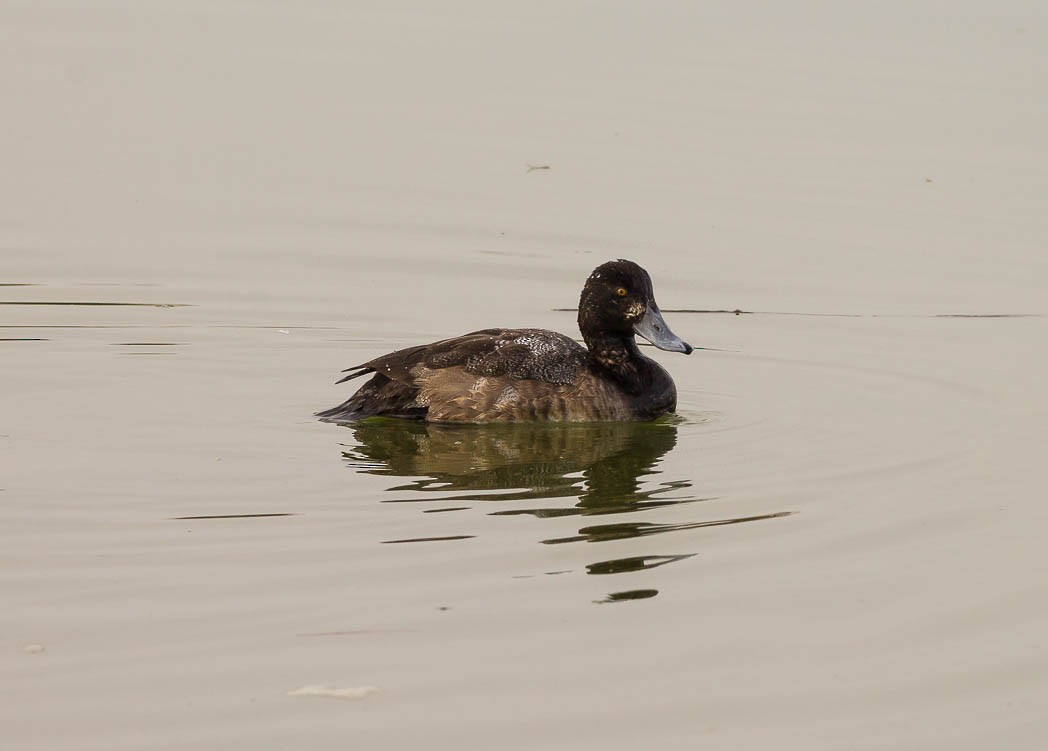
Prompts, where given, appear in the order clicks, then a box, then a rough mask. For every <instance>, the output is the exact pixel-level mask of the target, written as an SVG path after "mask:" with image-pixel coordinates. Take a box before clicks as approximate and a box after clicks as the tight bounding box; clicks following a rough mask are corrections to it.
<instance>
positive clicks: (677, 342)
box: [633, 305, 692, 355]
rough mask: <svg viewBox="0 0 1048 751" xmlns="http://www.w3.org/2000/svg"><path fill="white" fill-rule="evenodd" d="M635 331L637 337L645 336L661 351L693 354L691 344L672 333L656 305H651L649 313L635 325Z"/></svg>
mask: <svg viewBox="0 0 1048 751" xmlns="http://www.w3.org/2000/svg"><path fill="white" fill-rule="evenodd" d="M633 331H634V333H636V334H637V335H639V336H643V337H644V338H645V339H647V340H648V341H649V342H651V343H652V344H654V345H655V346H656V347H658V348H659V349H664V350H667V351H668V352H683V353H684V354H686V355H690V354H691V352H692V346H691V345H690V344H688V343H687V342H686V341H684V340H683V339H681V338H680V337H679V336H677V335H676V334H674V333H673V332H672V331H670V327H669V326H667V325H666V321H665V319H664V318H663V317H662V313H661V312H660V311H659V309H658V308H656V307H655V306H654V305H649V306H648V310H647V312H645V313H644V317H643V318H641V319H640V320H639V321H637V322H636V323H635V324H633Z"/></svg>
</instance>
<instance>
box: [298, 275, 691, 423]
mask: <svg viewBox="0 0 1048 751" xmlns="http://www.w3.org/2000/svg"><path fill="white" fill-rule="evenodd" d="M579 330H580V331H581V332H582V338H583V340H584V341H585V342H586V347H585V348H584V347H581V346H579V344H577V343H576V342H575V341H573V340H572V339H570V338H568V337H566V336H564V335H563V334H558V333H557V332H555V331H546V330H545V329H483V330H481V331H474V332H473V333H470V334H465V335H463V336H458V337H455V338H454V339H444V340H442V341H439V342H433V343H432V344H423V345H420V346H417V347H408V348H407V349H401V350H397V351H396V352H392V353H390V354H388V355H383V356H382V357H377V358H375V359H374V360H371V361H369V362H366V363H364V364H363V365H357V366H355V367H352V368H348V369H346V370H344V371H343V372H344V373H349V375H347V376H346V377H344V378H342V379H341V380H340V381H338V383H342V382H344V381H348V380H350V379H353V378H357V377H359V376H363V375H367V374H369V373H374V374H375V375H374V377H372V378H371V380H370V381H368V382H367V383H365V384H364V385H363V386H361V387H360V389H359V390H358V391H357V392H356V393H355V394H354V395H353V396H352V397H350V398H349V399H348V400H347V401H345V402H343V403H342V404H340V405H338V406H337V407H332V408H331V409H327V410H324V411H323V412H318V413H317V416H318V417H320V418H322V419H324V420H328V421H331V422H350V421H355V420H361V419H364V418H365V417H372V416H374V415H384V416H387V417H401V418H407V419H413V420H426V421H429V422H471V423H486V422H522V421H537V420H549V421H567V422H590V421H599V420H651V419H653V418H655V417H658V416H659V415H662V414H665V413H667V412H672V411H673V410H674V409H675V408H676V406H677V390H676V388H675V387H674V385H673V379H672V378H670V375H669V373H667V372H666V371H665V370H664V369H663V368H662V366H661V365H659V364H658V363H656V362H655V361H654V360H651V359H649V358H647V357H645V356H644V355H642V354H641V352H640V349H639V348H638V347H637V342H636V340H635V338H634V335H635V334H639V335H640V336H642V337H644V338H645V339H647V340H648V341H649V342H651V343H652V344H654V345H655V346H656V347H658V348H659V349H665V350H669V351H670V352H683V353H684V354H686V355H688V354H691V352H692V347H691V345H690V344H688V343H687V342H684V341H682V340H681V339H680V337H678V336H677V335H675V334H674V333H673V332H672V331H670V328H669V326H667V325H666V321H665V320H663V318H662V313H660V312H659V306H658V305H656V304H655V293H654V291H653V290H652V287H651V277H649V276H648V272H647V271H645V270H644V269H642V268H641V267H640V266H638V265H637V264H635V263H633V262H632V261H625V260H621V259H620V260H618V261H609V262H608V263H605V264H603V265H601V266H598V267H597V268H596V269H595V270H594V271H593V273H592V274H590V276H589V278H588V279H587V280H586V285H585V286H584V287H583V289H582V297H581V298H580V300H579Z"/></svg>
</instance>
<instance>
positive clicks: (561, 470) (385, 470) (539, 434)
mask: <svg viewBox="0 0 1048 751" xmlns="http://www.w3.org/2000/svg"><path fill="white" fill-rule="evenodd" d="M350 429H351V430H352V431H353V437H354V439H355V440H356V443H357V445H356V446H354V447H352V448H349V449H347V450H346V451H344V452H343V456H344V457H345V459H346V460H347V463H348V464H349V465H350V466H351V467H353V468H354V469H356V470H357V471H359V472H364V473H366V474H372V475H388V476H394V477H410V478H413V479H412V480H411V481H410V482H408V483H406V484H399V485H396V486H394V487H391V488H389V490H393V491H420V492H421V493H422V494H421V495H418V496H414V497H409V498H407V499H405V500H406V501H407V502H411V501H433V500H436V499H435V498H434V497H433V496H432V495H431V493H441V494H442V497H441V498H440V500H449V501H519V500H529V499H534V500H540V499H558V498H564V499H571V500H572V501H574V503H573V504H572V505H570V506H559V507H552V508H551V507H549V506H542V507H537V508H513V509H506V510H499V511H495V512H493V513H495V514H498V515H512V514H531V515H534V516H538V517H556V516H572V515H578V514H612V513H615V514H619V513H629V512H632V511H639V510H643V509H651V508H657V507H660V506H667V505H672V504H678V503H687V502H693V501H699V500H707V499H703V498H694V497H691V496H682V495H680V491H681V490H683V489H685V488H688V487H691V483H690V482H688V481H675V482H664V483H659V484H657V485H654V486H649V487H644V482H643V478H646V477H648V476H650V475H654V474H657V473H658V470H656V469H655V466H656V465H657V464H658V462H659V460H660V459H661V458H662V457H663V456H665V455H666V453H667V452H669V451H670V450H671V449H672V448H673V447H674V446H675V445H676V443H677V425H676V424H675V423H674V422H672V421H668V420H667V421H662V422H654V423H625V422H624V423H584V424H571V423H568V424H564V423H560V424H534V423H530V424H526V423H522V424H515V425H433V424H429V423H416V422H406V421H403V420H368V421H364V422H361V423H357V424H354V425H351V426H350ZM400 502H404V501H400Z"/></svg>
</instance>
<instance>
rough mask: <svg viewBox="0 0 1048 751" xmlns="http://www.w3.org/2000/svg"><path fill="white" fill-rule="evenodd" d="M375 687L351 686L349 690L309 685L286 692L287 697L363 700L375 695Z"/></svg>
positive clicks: (376, 690)
mask: <svg viewBox="0 0 1048 751" xmlns="http://www.w3.org/2000/svg"><path fill="white" fill-rule="evenodd" d="M377 692H378V689H377V688H376V687H375V686H353V687H350V688H336V687H335V686H321V685H309V686H302V687H301V688H296V689H295V690H294V691H288V692H287V695H288V696H317V697H321V698H327V699H363V698H365V697H367V696H371V695H372V694H374V693H377Z"/></svg>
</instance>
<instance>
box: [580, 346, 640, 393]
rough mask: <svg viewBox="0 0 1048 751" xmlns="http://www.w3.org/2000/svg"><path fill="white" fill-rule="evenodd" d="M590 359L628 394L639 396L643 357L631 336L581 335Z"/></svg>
mask: <svg viewBox="0 0 1048 751" xmlns="http://www.w3.org/2000/svg"><path fill="white" fill-rule="evenodd" d="M582 338H583V340H584V341H585V342H586V347H587V348H588V349H589V353H590V357H591V358H592V359H593V361H594V362H595V363H596V364H597V366H598V367H600V368H601V369H602V370H605V371H607V372H608V373H610V374H611V375H612V376H613V377H614V378H615V380H616V381H618V382H619V383H620V384H621V385H622V387H623V388H624V389H625V390H626V392H627V393H629V394H639V393H640V392H641V390H642V388H643V385H644V381H643V377H644V369H643V365H644V361H645V358H644V355H642V354H641V353H640V349H639V348H638V347H637V340H636V339H635V338H634V336H633V334H632V333H630V334H612V333H607V332H601V333H586V332H583V334H582Z"/></svg>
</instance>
